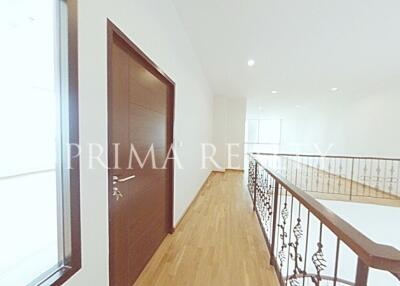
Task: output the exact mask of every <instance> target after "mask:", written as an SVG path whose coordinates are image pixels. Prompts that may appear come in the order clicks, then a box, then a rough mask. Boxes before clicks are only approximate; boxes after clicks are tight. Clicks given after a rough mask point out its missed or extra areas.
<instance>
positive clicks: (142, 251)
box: [108, 24, 174, 286]
mask: <svg viewBox="0 0 400 286" xmlns="http://www.w3.org/2000/svg"><path fill="white" fill-rule="evenodd" d="M109 25H111V26H109V29H111V30H109V47H108V48H109V164H110V167H111V169H110V171H109V176H110V178H109V182H110V184H109V188H110V190H109V192H110V194H109V209H110V211H109V225H110V226H109V230H110V285H111V286H131V285H133V283H134V282H135V281H136V279H137V277H138V276H139V275H140V273H141V272H142V270H143V269H144V267H145V266H146V264H147V262H148V261H149V259H150V258H151V256H152V255H153V254H154V252H155V251H156V250H157V248H158V246H159V245H160V243H161V242H162V241H163V239H164V238H165V236H166V235H167V234H168V232H170V231H171V229H172V175H173V170H172V167H173V164H172V162H170V161H169V160H167V159H168V158H167V157H168V150H169V147H170V146H171V144H172V129H173V128H172V127H173V118H172V114H173V112H172V111H173V91H174V85H173V82H171V81H170V80H169V79H167V78H165V77H164V76H163V75H162V74H160V73H159V71H158V69H156V68H154V67H153V66H152V63H151V62H150V61H149V60H148V59H147V58H146V57H144V56H143V55H142V54H141V52H139V51H138V49H137V48H136V47H135V46H133V44H132V43H131V42H130V41H129V40H128V39H127V38H126V37H125V36H124V35H123V34H122V33H121V32H120V31H119V30H118V29H117V28H116V27H115V26H113V25H112V24H109ZM113 144H118V151H119V152H118V153H117V154H116V151H115V150H116V149H115V147H114V145H113ZM132 145H133V147H134V148H135V150H136V152H137V155H138V156H139V158H140V161H142V162H143V160H144V159H145V157H146V155H147V153H148V152H149V150H150V148H154V149H153V150H154V159H155V163H156V165H155V166H153V164H152V160H151V155H150V156H149V158H148V160H147V161H146V162H145V164H144V165H143V166H141V162H138V161H137V160H136V157H135V156H134V153H133V152H132V149H131V146H132ZM116 160H118V161H117V162H118V165H119V167H120V168H119V169H114V168H112V167H114V166H115V163H116ZM166 160H167V162H168V164H167V168H164V169H161V167H162V166H163V165H164V162H165V161H166ZM133 174H134V175H135V176H136V177H135V178H133V179H131V180H129V181H126V182H118V183H115V184H113V179H112V178H113V176H118V177H119V178H124V177H129V176H131V175H133ZM115 187H117V188H118V190H119V192H120V193H121V194H122V195H123V196H122V197H118V200H117V196H114V195H115V192H114V191H113V188H115ZM113 193H114V195H113Z"/></svg>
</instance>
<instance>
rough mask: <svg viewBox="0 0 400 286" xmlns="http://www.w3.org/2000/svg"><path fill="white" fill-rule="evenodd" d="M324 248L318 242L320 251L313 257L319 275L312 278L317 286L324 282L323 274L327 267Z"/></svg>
mask: <svg viewBox="0 0 400 286" xmlns="http://www.w3.org/2000/svg"><path fill="white" fill-rule="evenodd" d="M322 248H323V245H322V243H321V242H318V250H317V252H315V253H314V255H313V256H312V257H311V259H312V262H313V264H314V266H315V269H316V270H317V275H315V276H313V277H311V280H312V282H313V283H314V285H315V286H319V285H320V283H321V281H322V277H321V272H322V271H324V270H325V268H326V266H327V265H326V260H325V258H324V253H323V252H322Z"/></svg>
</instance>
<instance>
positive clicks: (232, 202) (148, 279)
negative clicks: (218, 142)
mask: <svg viewBox="0 0 400 286" xmlns="http://www.w3.org/2000/svg"><path fill="white" fill-rule="evenodd" d="M268 259H269V255H268V252H267V248H266V245H265V242H264V238H263V235H262V233H261V229H260V226H259V224H258V220H257V218H256V215H255V213H253V211H252V204H251V200H250V197H249V194H248V191H247V190H246V189H245V187H244V182H243V173H242V172H238V171H227V172H226V173H213V174H211V176H210V178H209V179H208V181H207V183H206V184H205V186H204V187H203V189H202V190H201V192H200V194H199V196H198V198H197V199H196V201H195V202H194V203H193V204H192V206H191V207H190V209H189V210H188V212H187V214H186V215H185V216H184V218H183V220H182V221H181V223H180V224H179V226H178V227H177V229H176V231H175V233H174V234H173V235H170V236H168V237H167V238H166V239H165V241H164V242H163V243H162V245H161V247H160V248H159V249H158V251H157V252H156V254H155V255H154V256H153V258H152V259H151V261H150V262H149V264H148V265H147V267H146V269H145V270H144V271H143V273H142V274H141V276H140V277H139V279H138V280H137V281H136V283H135V286H225V285H226V286H246V285H248V286H275V285H278V282H277V278H276V275H275V272H274V270H273V268H272V267H270V266H269V264H268V262H267V261H268Z"/></svg>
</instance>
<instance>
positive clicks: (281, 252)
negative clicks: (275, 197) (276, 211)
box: [278, 203, 289, 268]
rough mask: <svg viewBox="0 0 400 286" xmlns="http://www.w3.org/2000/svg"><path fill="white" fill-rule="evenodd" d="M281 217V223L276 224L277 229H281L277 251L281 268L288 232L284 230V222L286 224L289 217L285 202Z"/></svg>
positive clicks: (284, 257)
mask: <svg viewBox="0 0 400 286" xmlns="http://www.w3.org/2000/svg"><path fill="white" fill-rule="evenodd" d="M281 217H282V223H281V224H278V227H279V229H280V230H281V232H280V234H279V237H280V239H281V241H282V242H281V243H282V244H281V249H280V250H279V252H278V259H279V261H280V266H281V268H282V267H283V263H284V262H285V261H286V248H287V247H288V244H287V243H286V238H287V237H288V234H287V232H286V224H287V219H288V217H289V211H288V208H287V203H285V204H284V207H283V209H282V211H281Z"/></svg>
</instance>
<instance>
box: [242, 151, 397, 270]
mask: <svg viewBox="0 0 400 286" xmlns="http://www.w3.org/2000/svg"><path fill="white" fill-rule="evenodd" d="M266 154H268V153H251V154H249V156H250V157H251V158H252V159H253V160H255V161H256V163H257V164H258V165H259V166H261V167H262V168H263V169H264V170H265V171H266V172H267V173H268V174H269V175H270V176H271V177H273V178H274V179H275V180H276V181H277V182H279V184H280V185H282V186H283V187H284V188H285V189H286V190H287V191H288V192H290V193H291V195H292V196H293V197H295V198H296V199H297V200H298V201H299V202H300V203H301V204H303V205H304V206H305V207H306V208H307V209H308V210H309V211H310V212H311V213H312V214H313V215H314V216H315V217H317V218H318V219H319V220H320V221H321V222H322V223H323V224H324V225H326V226H327V227H328V228H329V229H330V230H331V231H332V232H333V233H334V234H335V235H336V236H337V237H338V238H339V239H340V240H341V241H343V242H344V243H345V244H346V245H347V246H348V247H349V248H350V249H352V250H353V251H354V253H356V254H357V255H358V257H359V258H360V259H361V260H362V261H363V262H364V263H365V264H366V265H367V266H368V267H372V268H376V269H380V270H385V271H388V272H392V273H394V275H398V274H397V273H400V251H399V250H398V249H396V248H394V247H392V246H388V245H384V244H379V243H375V242H374V241H372V240H371V239H369V238H368V237H366V236H365V235H364V234H362V233H361V232H360V231H358V230H357V229H356V228H354V227H353V226H352V225H350V224H349V223H348V222H346V221H345V220H343V219H342V218H340V217H339V216H338V215H336V214H335V213H333V212H332V211H331V210H330V209H328V208H327V207H325V206H324V205H322V204H321V203H320V202H318V201H317V200H316V199H314V198H313V197H312V196H310V195H309V194H307V193H306V192H305V191H303V190H301V189H300V188H298V187H296V186H295V185H293V184H292V183H290V182H289V181H287V180H286V179H285V178H283V177H282V176H281V175H279V174H278V173H276V172H274V171H272V170H269V169H268V168H267V167H266V166H264V165H263V164H262V163H261V162H260V161H259V160H258V159H257V158H256V157H255V156H254V155H266ZM274 155H275V154H274ZM279 155H281V156H284V155H282V154H279ZM346 158H347V157H346ZM349 158H353V157H349Z"/></svg>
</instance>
